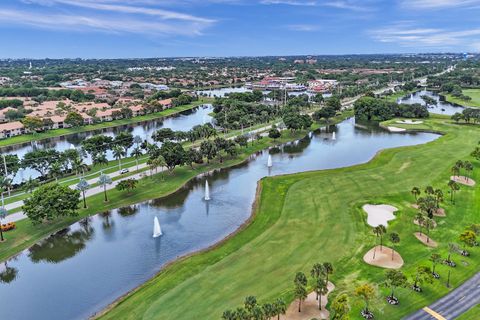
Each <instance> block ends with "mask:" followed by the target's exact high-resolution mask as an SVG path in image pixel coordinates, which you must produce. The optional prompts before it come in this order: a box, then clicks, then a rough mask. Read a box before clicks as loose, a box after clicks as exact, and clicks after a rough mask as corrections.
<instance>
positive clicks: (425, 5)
mask: <svg viewBox="0 0 480 320" xmlns="http://www.w3.org/2000/svg"><path fill="white" fill-rule="evenodd" d="M401 4H402V5H403V6H405V7H407V8H419V9H443V8H459V7H472V6H478V5H480V0H402V1H401Z"/></svg>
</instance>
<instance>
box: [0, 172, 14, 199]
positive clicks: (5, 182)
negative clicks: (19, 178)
mask: <svg viewBox="0 0 480 320" xmlns="http://www.w3.org/2000/svg"><path fill="white" fill-rule="evenodd" d="M12 182H13V180H12V179H10V178H7V177H5V176H0V188H4V189H5V190H7V192H8V196H10V190H11V188H12Z"/></svg>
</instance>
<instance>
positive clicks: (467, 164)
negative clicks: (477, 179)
mask: <svg viewBox="0 0 480 320" xmlns="http://www.w3.org/2000/svg"><path fill="white" fill-rule="evenodd" d="M463 167H464V168H465V171H466V172H467V179H469V178H470V173H471V172H472V171H473V164H472V163H471V162H470V161H465V162H464V163H463Z"/></svg>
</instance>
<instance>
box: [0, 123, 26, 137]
mask: <svg viewBox="0 0 480 320" xmlns="http://www.w3.org/2000/svg"><path fill="white" fill-rule="evenodd" d="M24 133H25V127H24V126H23V124H22V123H21V122H20V121H14V122H7V123H2V124H0V139H3V138H10V137H14V136H18V135H21V134H24Z"/></svg>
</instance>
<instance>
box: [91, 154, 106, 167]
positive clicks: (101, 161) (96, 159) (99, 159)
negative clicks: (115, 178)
mask: <svg viewBox="0 0 480 320" xmlns="http://www.w3.org/2000/svg"><path fill="white" fill-rule="evenodd" d="M92 162H93V164H94V165H97V164H98V165H108V159H107V156H106V155H105V153H96V154H94V155H93V156H92Z"/></svg>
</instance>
